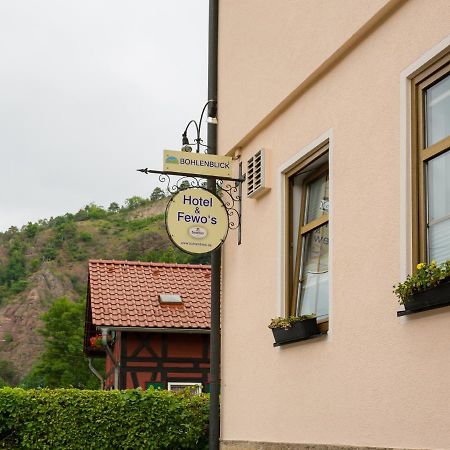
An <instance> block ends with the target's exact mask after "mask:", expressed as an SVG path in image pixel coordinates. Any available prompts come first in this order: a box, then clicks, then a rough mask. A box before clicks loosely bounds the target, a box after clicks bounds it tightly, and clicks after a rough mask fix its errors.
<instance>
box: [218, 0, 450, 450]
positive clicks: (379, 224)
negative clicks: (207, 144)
mask: <svg viewBox="0 0 450 450" xmlns="http://www.w3.org/2000/svg"><path fill="white" fill-rule="evenodd" d="M218 102H219V128H218V150H219V154H228V155H232V156H234V157H235V160H236V163H242V168H243V172H244V173H245V174H246V177H247V181H246V183H244V195H243V199H242V211H243V218H242V244H241V245H237V244H236V241H235V239H233V238H232V236H231V235H230V236H229V237H228V239H227V242H226V243H225V245H224V250H223V292H222V369H221V446H222V448H223V449H231V448H233V449H256V448H257V449H260V450H263V449H275V448H277V449H278V448H279V449H287V448H289V449H294V448H302V449H303V448H325V447H326V446H329V447H326V448H347V447H358V448H366V447H370V448H403V449H416V448H421V449H425V448H426V449H450V377H449V376H448V374H449V373H450V358H449V357H448V355H449V344H450V326H449V324H450V307H448V306H447V307H443V308H438V309H432V310H427V311H422V312H419V313H417V314H411V315H405V316H401V315H400V316H398V315H397V312H398V311H403V309H404V308H403V306H401V305H399V304H398V302H397V299H396V297H395V296H394V294H393V292H392V290H393V288H392V287H393V285H395V284H397V283H398V282H399V281H402V280H404V279H405V277H406V276H407V274H410V273H412V272H413V271H414V269H415V267H416V265H417V264H418V263H419V262H427V261H428V262H431V261H432V260H435V261H436V262H437V263H440V262H442V261H445V260H448V259H450V181H449V180H450V151H449V149H450V4H449V2H448V0H431V1H425V0H410V1H400V0H340V1H332V0H290V1H283V2H274V1H272V0H244V1H242V0H226V1H222V2H221V3H220V9H219V93H218ZM236 166H237V164H236ZM310 313H314V314H316V315H317V317H318V322H319V323H320V327H321V330H322V332H323V334H322V335H321V336H320V337H318V338H317V339H311V340H304V341H301V342H297V343H292V344H289V345H283V346H280V347H273V337H272V333H271V332H270V330H269V329H268V327H267V326H268V324H269V322H270V320H271V318H273V317H276V316H289V315H299V314H310Z"/></svg>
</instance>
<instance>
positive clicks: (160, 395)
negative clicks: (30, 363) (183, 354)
mask: <svg viewBox="0 0 450 450" xmlns="http://www.w3.org/2000/svg"><path fill="white" fill-rule="evenodd" d="M207 426H208V397H207V396H206V395H190V394H189V393H187V392H186V393H177V394H176V393H173V392H168V391H159V390H153V389H151V390H149V391H141V390H129V391H88V390H77V389H54V390H49V389H30V390H25V389H19V388H2V389H0V448H8V449H26V448H31V449H96V450H101V449H133V450H135V449H173V450H175V449H192V450H194V449H195V450H197V449H206V448H207V441H208V436H207V433H208V432H207Z"/></svg>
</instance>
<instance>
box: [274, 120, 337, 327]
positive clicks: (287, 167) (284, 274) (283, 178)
mask: <svg viewBox="0 0 450 450" xmlns="http://www.w3.org/2000/svg"><path fill="white" fill-rule="evenodd" d="M327 143H328V164H329V201H330V210H329V217H330V219H329V222H328V236H329V242H330V243H329V250H328V276H329V282H328V283H329V284H328V289H329V298H328V302H329V309H328V314H329V319H328V320H329V324H328V334H330V332H331V329H332V309H333V281H332V280H333V237H334V236H333V224H332V214H333V171H332V167H333V146H334V140H333V130H332V129H331V128H330V129H328V130H327V131H325V132H324V133H323V134H322V135H320V136H319V137H317V138H316V139H314V140H313V141H312V142H310V143H309V144H308V145H306V146H304V147H303V148H302V149H300V150H299V151H298V152H296V153H295V154H294V155H293V156H292V157H291V158H289V159H288V160H287V161H286V162H284V163H283V164H282V165H281V166H280V167H279V169H278V186H279V188H280V201H279V205H280V207H279V214H278V217H279V227H278V228H279V233H278V236H279V242H278V247H279V249H280V251H279V253H278V254H279V255H280V256H279V258H280V259H279V260H278V264H277V267H278V268H279V269H278V284H279V290H278V291H279V297H278V315H280V316H286V314H287V313H288V311H287V308H286V304H287V302H286V299H287V296H288V292H289V289H288V282H289V281H288V280H289V277H290V273H289V264H288V255H289V249H288V245H289V211H288V207H289V206H288V197H289V188H288V186H287V185H288V183H287V175H288V173H289V172H290V171H291V170H292V169H293V168H294V167H295V166H297V165H299V164H300V163H301V162H302V161H303V160H304V159H305V158H306V157H308V156H309V155H310V154H313V153H314V151H316V150H317V149H319V148H321V147H323V146H324V145H326V144H327Z"/></svg>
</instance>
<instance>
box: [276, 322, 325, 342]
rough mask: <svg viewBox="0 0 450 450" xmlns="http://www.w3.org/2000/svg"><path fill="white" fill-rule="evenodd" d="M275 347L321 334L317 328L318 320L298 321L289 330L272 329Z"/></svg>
mask: <svg viewBox="0 0 450 450" xmlns="http://www.w3.org/2000/svg"><path fill="white" fill-rule="evenodd" d="M272 333H273V337H274V339H275V344H274V345H275V346H278V345H282V344H288V343H289V342H296V341H301V340H304V339H308V338H310V337H312V336H314V335H319V334H321V333H320V331H319V328H318V326H317V318H316V317H313V318H312V319H305V320H297V321H295V322H292V325H291V326H290V327H289V328H272Z"/></svg>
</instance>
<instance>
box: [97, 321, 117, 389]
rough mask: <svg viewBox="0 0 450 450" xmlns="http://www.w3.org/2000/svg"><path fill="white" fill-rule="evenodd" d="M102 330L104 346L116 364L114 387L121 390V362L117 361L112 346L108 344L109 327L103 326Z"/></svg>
mask: <svg viewBox="0 0 450 450" xmlns="http://www.w3.org/2000/svg"><path fill="white" fill-rule="evenodd" d="M101 330H102V344H103V347H105V350H106V353H108V356H109V357H110V359H111V362H112V363H113V366H114V389H116V390H119V370H120V363H119V362H118V361H116V358H114V354H113V352H112V350H111V347H110V346H109V345H108V328H101Z"/></svg>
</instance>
